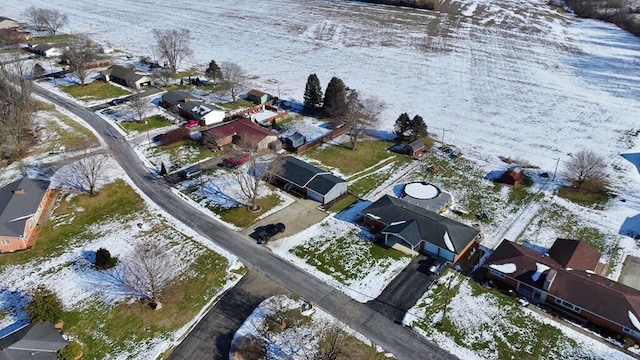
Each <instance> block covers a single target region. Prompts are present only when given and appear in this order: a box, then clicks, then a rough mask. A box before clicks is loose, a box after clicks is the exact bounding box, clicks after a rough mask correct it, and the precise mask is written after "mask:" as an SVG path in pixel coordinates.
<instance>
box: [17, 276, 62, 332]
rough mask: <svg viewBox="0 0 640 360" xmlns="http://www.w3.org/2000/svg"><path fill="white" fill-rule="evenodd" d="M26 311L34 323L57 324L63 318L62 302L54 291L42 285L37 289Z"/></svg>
mask: <svg viewBox="0 0 640 360" xmlns="http://www.w3.org/2000/svg"><path fill="white" fill-rule="evenodd" d="M25 310H27V312H29V317H30V318H31V320H32V321H34V322H50V323H52V324H55V323H57V322H58V320H60V317H61V316H62V301H60V299H59V298H58V296H57V295H56V294H55V293H54V292H53V291H51V290H49V289H47V288H46V287H44V286H43V285H40V286H38V287H37V288H36V291H35V292H34V293H33V297H32V298H31V301H30V302H29V304H27V306H26V308H25Z"/></svg>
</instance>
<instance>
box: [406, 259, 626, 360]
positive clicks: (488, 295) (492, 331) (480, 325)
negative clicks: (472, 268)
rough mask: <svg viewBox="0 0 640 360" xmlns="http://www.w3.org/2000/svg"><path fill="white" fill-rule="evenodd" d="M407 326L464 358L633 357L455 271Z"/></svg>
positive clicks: (418, 307) (420, 305)
mask: <svg viewBox="0 0 640 360" xmlns="http://www.w3.org/2000/svg"><path fill="white" fill-rule="evenodd" d="M448 287H450V290H449V291H447V288H448ZM447 292H448V294H447ZM447 297H448V298H449V302H448V304H447V308H446V318H445V320H444V322H443V323H442V325H439V324H438V323H439V322H441V321H442V318H443V313H444V309H445V303H446V299H447ZM530 306H531V305H530ZM403 323H404V324H406V325H409V326H412V327H413V329H414V330H415V331H417V332H418V333H420V334H422V335H423V336H425V337H426V338H428V339H430V340H431V341H434V342H436V343H437V344H438V345H439V346H440V347H442V348H444V349H447V350H448V351H450V352H451V353H453V354H455V355H457V356H458V357H460V358H463V359H507V358H512V359H525V358H526V359H562V360H565V359H632V357H631V356H628V355H625V354H624V353H622V352H618V351H615V350H612V349H611V348H610V347H609V346H607V345H604V344H602V343H600V342H598V341H596V340H593V339H591V338H590V337H588V336H586V335H583V334H581V333H578V332H577V331H574V330H572V329H571V328H569V327H568V326H564V325H561V324H558V323H557V322H556V321H555V320H551V319H548V318H546V317H543V316H542V315H540V314H538V313H536V312H534V311H531V310H529V309H525V308H523V307H522V306H521V305H519V304H518V303H517V302H515V301H514V300H512V299H510V298H508V297H507V296H505V295H502V294H500V293H496V292H494V291H488V290H487V289H485V288H483V287H482V286H480V285H479V284H477V283H475V282H474V281H473V280H470V279H468V278H466V277H464V276H461V275H459V274H457V273H455V272H452V271H450V272H447V273H446V274H445V275H443V276H442V277H441V278H440V279H439V284H438V285H434V286H432V287H431V289H430V290H429V291H428V292H427V293H426V294H425V295H424V296H423V298H422V299H421V300H419V301H418V303H417V304H416V306H415V307H413V308H411V309H410V310H409V312H408V313H407V315H405V318H404V320H403Z"/></svg>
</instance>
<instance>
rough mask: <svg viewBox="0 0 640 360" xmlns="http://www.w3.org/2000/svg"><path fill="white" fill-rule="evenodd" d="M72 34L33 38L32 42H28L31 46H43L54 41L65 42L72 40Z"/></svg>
mask: <svg viewBox="0 0 640 360" xmlns="http://www.w3.org/2000/svg"><path fill="white" fill-rule="evenodd" d="M73 36H74V35H73V34H56V35H47V36H34V37H33V40H31V41H29V42H30V43H32V44H43V43H50V42H56V41H66V40H69V39H72V38H73Z"/></svg>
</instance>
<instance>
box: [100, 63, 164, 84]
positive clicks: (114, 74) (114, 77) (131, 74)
mask: <svg viewBox="0 0 640 360" xmlns="http://www.w3.org/2000/svg"><path fill="white" fill-rule="evenodd" d="M100 75H102V78H103V79H104V80H105V81H111V82H114V83H116V84H120V85H122V86H126V87H130V88H132V89H140V88H141V87H143V86H149V85H151V82H152V79H151V75H150V74H149V73H146V72H142V71H138V70H136V68H135V67H134V66H122V65H111V66H109V67H108V68H107V69H106V70H103V71H100Z"/></svg>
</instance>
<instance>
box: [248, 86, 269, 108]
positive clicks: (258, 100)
mask: <svg viewBox="0 0 640 360" xmlns="http://www.w3.org/2000/svg"><path fill="white" fill-rule="evenodd" d="M247 100H248V101H251V102H252V103H254V104H256V105H262V104H264V103H266V102H267V101H269V100H271V95H269V94H267V93H266V92H263V91H260V90H256V89H252V90H249V92H248V93H247Z"/></svg>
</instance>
